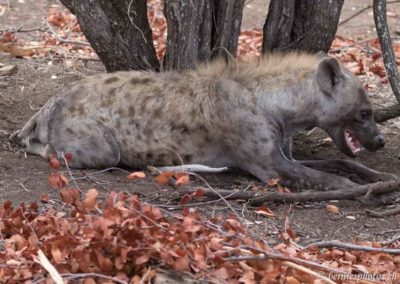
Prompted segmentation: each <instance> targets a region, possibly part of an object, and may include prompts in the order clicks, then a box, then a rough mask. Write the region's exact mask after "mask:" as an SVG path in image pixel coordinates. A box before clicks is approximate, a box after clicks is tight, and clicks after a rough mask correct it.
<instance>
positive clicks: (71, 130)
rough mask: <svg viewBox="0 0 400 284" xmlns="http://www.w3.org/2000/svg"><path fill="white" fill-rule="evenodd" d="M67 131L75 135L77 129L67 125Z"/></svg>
mask: <svg viewBox="0 0 400 284" xmlns="http://www.w3.org/2000/svg"><path fill="white" fill-rule="evenodd" d="M66 131H67V132H68V134H69V135H74V134H75V131H74V130H73V129H72V128H70V127H67V129H66Z"/></svg>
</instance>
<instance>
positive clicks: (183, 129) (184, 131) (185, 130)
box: [171, 125, 190, 135]
mask: <svg viewBox="0 0 400 284" xmlns="http://www.w3.org/2000/svg"><path fill="white" fill-rule="evenodd" d="M171 131H178V132H179V133H181V134H184V135H187V134H190V131H189V129H188V128H187V127H186V126H185V125H172V126H171Z"/></svg>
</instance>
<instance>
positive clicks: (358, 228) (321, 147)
mask: <svg viewBox="0 0 400 284" xmlns="http://www.w3.org/2000/svg"><path fill="white" fill-rule="evenodd" d="M10 2H11V1H5V0H0V5H2V6H4V7H8V3H10ZM365 2H366V1H362V0H358V1H356V0H354V1H345V6H344V10H343V16H342V19H346V18H347V17H349V16H350V15H351V14H353V13H354V12H355V10H357V9H360V8H362V7H364V6H365V5H366V4H365ZM10 5H11V7H10V8H11V10H8V9H7V11H6V13H4V14H3V15H2V16H0V30H4V29H6V28H8V27H19V26H21V25H22V24H23V25H24V27H25V28H31V27H37V26H40V25H41V19H42V17H43V16H45V15H46V11H47V10H48V8H49V7H50V6H52V5H59V4H58V2H56V1H44V0H19V1H12V2H11V4H10ZM267 7H268V3H267V1H261V0H254V1H251V2H250V3H249V4H248V6H247V8H246V11H245V17H244V26H243V27H244V28H250V27H253V26H256V27H262V24H263V22H264V18H265V13H266V11H267ZM389 8H390V10H391V11H396V12H397V13H398V14H400V6H399V5H397V6H395V5H391V6H390V7H389ZM399 16H400V15H397V16H393V17H390V18H389V21H390V24H391V28H392V31H393V32H394V34H396V33H397V32H398V31H400V24H399V19H400V17H399ZM373 33H374V28H373V20H372V16H371V15H370V14H369V13H368V11H366V12H365V13H364V14H362V15H361V16H359V17H357V18H355V19H353V20H352V21H350V22H348V23H347V24H345V25H342V26H340V28H339V34H342V35H345V36H347V37H348V36H351V37H353V38H370V37H374V34H373ZM25 36H27V37H29V36H30V35H29V34H27V35H25ZM0 63H2V64H14V65H16V66H17V68H18V69H17V72H16V73H14V74H13V75H10V76H4V77H0V202H3V201H5V200H12V201H13V202H14V203H15V204H18V203H19V202H31V201H37V202H39V200H40V197H41V196H42V195H43V194H50V202H49V203H48V204H43V205H42V206H47V207H57V204H59V197H58V194H57V192H56V191H54V190H53V189H51V188H50V186H49V185H48V183H47V176H48V174H49V173H50V168H49V166H48V163H47V162H46V161H44V160H42V159H41V158H39V157H35V156H28V157H25V155H24V153H22V152H21V151H20V150H19V149H18V148H14V147H13V146H12V145H10V144H9V142H8V135H9V134H10V133H12V132H14V131H15V130H17V129H19V128H20V127H21V126H22V125H23V124H24V122H26V121H27V119H28V118H29V117H30V116H31V115H33V114H34V113H35V112H36V111H37V110H38V109H39V108H40V107H41V106H42V105H43V104H44V103H45V102H46V101H47V100H48V99H49V98H50V97H51V96H53V95H55V94H56V93H57V92H58V91H59V90H60V89H62V87H63V86H64V85H65V84H66V83H67V82H70V81H71V80H74V79H76V78H78V77H81V76H83V75H86V74H93V73H99V72H104V68H103V67H102V66H101V65H100V64H98V63H93V62H86V63H80V64H75V65H72V66H69V65H68V66H67V65H65V64H64V63H63V61H62V60H56V59H52V58H45V59H40V60H39V59H38V60H26V59H16V58H12V57H10V56H9V55H7V54H2V53H0ZM392 97H393V96H392V94H391V91H390V89H389V88H388V86H382V88H381V89H380V91H379V93H374V94H372V95H371V98H372V99H373V101H374V103H375V105H384V104H386V103H387V100H389V99H390V100H393V98H392ZM381 128H382V131H383V132H384V134H385V135H386V138H387V141H388V142H387V146H386V147H385V149H384V150H382V151H380V152H377V153H373V154H371V153H362V154H361V155H360V157H358V158H357V160H358V161H360V162H362V163H364V164H366V165H367V166H370V167H372V168H375V169H378V170H381V171H387V172H392V173H396V174H398V175H400V160H399V158H400V157H399V155H400V123H399V120H393V121H391V122H387V123H385V124H383V125H382V126H381ZM323 138H326V135H325V134H323V133H321V132H316V133H313V134H312V135H310V136H304V135H303V136H302V137H301V138H299V139H298V140H297V141H296V144H295V150H296V152H295V156H296V157H297V158H310V157H313V158H316V159H317V158H337V157H338V156H339V157H342V156H343V155H342V154H340V153H339V152H338V151H337V150H336V148H335V147H334V146H333V145H331V144H327V143H324V142H323ZM93 172H94V171H90V170H88V171H74V172H73V174H74V175H75V176H76V177H81V179H79V180H78V182H79V186H80V187H81V188H82V189H88V188H90V187H96V188H98V189H99V190H101V191H102V192H103V193H104V194H106V193H107V192H108V191H111V190H118V191H125V192H129V193H138V194H140V195H141V196H142V198H143V199H145V200H147V201H148V202H151V203H153V204H159V205H164V206H169V208H171V209H177V208H176V207H174V206H175V205H176V204H177V202H176V194H175V192H174V191H173V189H171V188H168V187H165V186H160V185H158V184H156V183H155V182H154V181H153V177H148V178H146V179H145V180H143V181H139V182H137V181H136V182H132V181H128V180H127V179H126V173H124V172H122V171H113V172H105V173H95V174H93V175H90V176H89V174H90V173H93ZM66 175H68V173H66ZM204 177H205V179H206V180H207V181H208V182H209V183H210V184H211V185H212V186H213V187H215V188H216V189H245V188H248V186H250V187H251V186H259V185H260V184H259V182H258V181H257V180H255V179H254V178H252V177H251V176H248V175H246V174H244V173H230V174H219V175H205V176H204ZM200 185H202V183H201V182H200V181H193V184H192V186H194V187H196V186H200ZM327 203H331V204H335V205H336V206H338V207H339V208H340V214H332V213H329V212H327V211H326V209H325V206H326V204H327ZM232 204H233V206H234V208H235V209H236V210H238V212H239V213H240V214H242V216H243V219H245V220H248V221H249V222H248V223H249V227H250V228H252V229H253V231H254V233H255V234H257V235H258V236H259V237H262V238H266V239H268V240H270V242H271V243H273V242H277V241H278V237H279V231H280V230H281V229H282V228H283V225H284V222H285V220H286V218H287V220H288V222H289V224H290V226H291V227H292V229H293V230H294V231H295V232H296V233H297V234H298V236H299V237H300V241H301V242H302V243H308V242H312V241H316V240H320V239H341V240H346V241H350V240H355V239H363V240H364V239H367V240H384V239H388V238H390V237H391V236H392V235H393V234H394V233H395V231H393V230H394V229H400V228H399V226H398V224H399V221H400V215H399V216H391V217H388V218H382V219H380V218H371V217H369V216H368V215H367V213H366V209H373V210H380V209H381V208H378V207H374V206H365V205H362V204H360V203H359V202H357V201H341V202H335V201H332V202H317V203H316V202H314V203H301V204H283V203H269V204H267V206H268V207H269V208H270V209H272V210H273V211H274V212H275V213H276V216H277V217H276V218H269V219H267V218H265V217H262V216H258V215H257V214H255V213H254V210H253V208H250V207H249V206H247V205H245V204H241V203H235V202H233V203H232ZM201 210H204V211H205V212H225V211H226V206H225V205H224V203H221V202H218V203H214V204H210V205H207V206H202V207H201Z"/></svg>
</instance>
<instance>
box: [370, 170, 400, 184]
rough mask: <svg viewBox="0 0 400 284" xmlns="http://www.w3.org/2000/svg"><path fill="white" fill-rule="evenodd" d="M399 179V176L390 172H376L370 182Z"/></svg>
mask: <svg viewBox="0 0 400 284" xmlns="http://www.w3.org/2000/svg"><path fill="white" fill-rule="evenodd" d="M398 179H400V177H399V176H397V175H395V174H391V173H383V172H382V173H378V174H377V175H376V177H375V179H374V181H372V182H378V181H392V180H398Z"/></svg>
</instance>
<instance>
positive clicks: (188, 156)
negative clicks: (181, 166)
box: [183, 155, 193, 163]
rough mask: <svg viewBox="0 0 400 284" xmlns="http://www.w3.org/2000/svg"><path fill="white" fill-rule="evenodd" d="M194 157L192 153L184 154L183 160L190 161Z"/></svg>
mask: <svg viewBox="0 0 400 284" xmlns="http://www.w3.org/2000/svg"><path fill="white" fill-rule="evenodd" d="M192 159H193V156H192V155H184V156H183V161H185V162H186V163H190V162H191V161H192Z"/></svg>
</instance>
